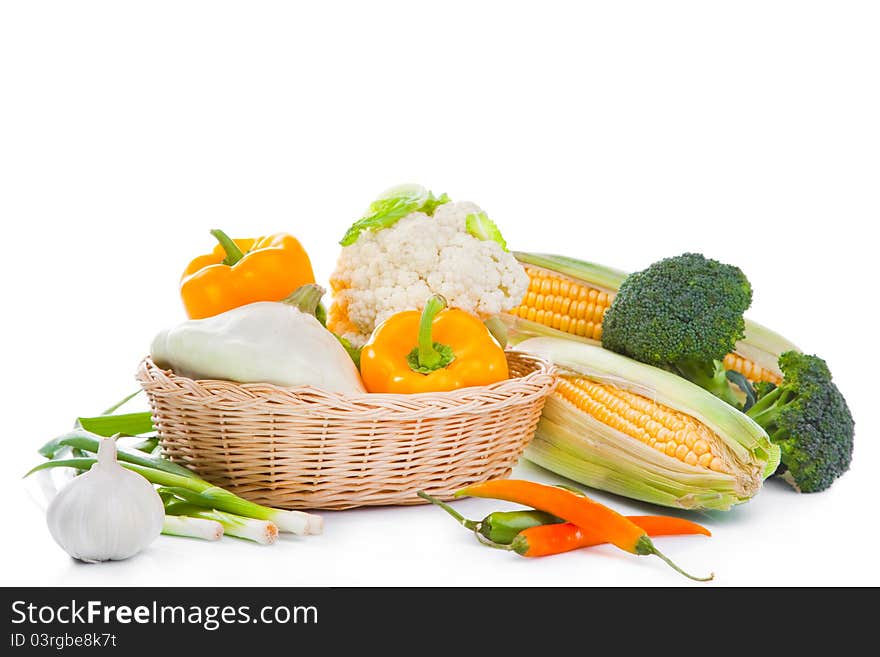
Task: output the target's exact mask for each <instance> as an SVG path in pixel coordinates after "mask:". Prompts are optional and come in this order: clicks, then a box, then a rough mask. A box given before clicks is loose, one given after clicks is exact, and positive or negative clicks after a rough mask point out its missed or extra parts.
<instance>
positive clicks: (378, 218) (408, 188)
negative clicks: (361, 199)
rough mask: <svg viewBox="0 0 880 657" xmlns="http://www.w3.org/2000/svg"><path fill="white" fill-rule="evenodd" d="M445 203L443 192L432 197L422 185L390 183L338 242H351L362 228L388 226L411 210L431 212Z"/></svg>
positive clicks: (378, 228) (428, 213)
mask: <svg viewBox="0 0 880 657" xmlns="http://www.w3.org/2000/svg"><path fill="white" fill-rule="evenodd" d="M444 203H449V197H448V196H447V195H446V194H441V195H440V196H439V197H435V196H434V194H432V193H431V192H429V191H428V190H427V189H425V188H424V187H422V186H421V185H415V184H406V185H398V186H396V187H392V188H391V189H388V190H386V191H385V192H384V193H383V194H382V195H381V196H379V198H377V199H376V200H375V201H373V202H372V203H370V207H369V209H368V210H367V212H366V213H365V214H364V216H363V217H361V218H360V219H358V220H357V221H356V222H354V223H353V224H352V225H351V228H349V229H348V231H346V233H345V235H344V236H343V238H342V240H340V242H339V243H340V244H341V245H342V246H349V245H351V244H354V243H355V242H357V240H358V237H360V235H361V233H362V232H364V231H365V230H372V231H375V230H382V229H384V228H391V227H392V226H393V225H394V224H396V223H397V222H398V221H400V220H401V219H403V218H404V217H405V216H407V215H408V214H412V213H413V212H424V213H425V214H427V215H433V214H434V210H436V209H437V206H438V205H443V204H444Z"/></svg>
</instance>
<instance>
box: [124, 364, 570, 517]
mask: <svg viewBox="0 0 880 657" xmlns="http://www.w3.org/2000/svg"><path fill="white" fill-rule="evenodd" d="M508 363H509V365H510V372H511V378H510V379H508V380H506V381H501V382H499V383H496V384H493V385H490V386H482V387H475V388H465V389H462V390H456V391H454V392H445V393H433V394H417V395H384V394H383V395H378V394H373V395H357V396H344V395H340V394H335V393H328V392H325V391H322V390H318V389H316V388H311V387H301V388H283V387H279V386H274V385H271V384H255V383H249V384H237V383H232V382H229V381H214V380H199V381H194V380H192V379H188V378H185V377H181V376H176V375H175V374H173V373H172V372H170V371H167V370H162V369H160V368H158V367H157V366H156V365H155V364H153V362H152V361H151V360H150V359H149V358H146V359H144V360H143V361H142V362H141V364H140V367H139V368H138V371H137V379H138V381H139V383H140V384H141V386H142V387H143V388H144V390H145V391H146V392H147V396H148V398H149V401H150V406H151V407H152V413H153V422H154V423H155V425H156V427H157V429H158V432H159V438H160V442H161V445H162V449H163V451H164V453H165V455H166V456H168V457H170V458H171V459H172V460H174V461H177V462H179V463H182V464H183V465H186V466H187V467H189V468H191V469H192V470H194V471H195V472H196V473H198V474H199V476H201V477H203V478H204V479H206V480H208V481H210V482H212V483H214V484H217V485H218V486H222V487H224V488H227V489H229V490H231V491H233V492H235V493H236V494H238V495H240V496H241V497H244V498H246V499H249V500H252V501H254V502H258V503H260V504H265V505H269V506H274V507H280V508H287V509H293V508H308V509H347V508H352V507H357V506H367V505H380V504H417V503H420V502H421V500H420V498H418V497H417V496H416V494H415V492H416V491H417V490H420V489H421V490H425V491H426V492H428V493H430V494H432V495H436V496H438V497H441V498H446V499H448V498H449V497H450V495H451V493H452V492H454V491H455V490H457V489H459V488H461V487H463V486H466V485H468V484H471V483H474V482H477V481H484V480H486V479H491V478H494V477H504V476H507V475H508V474H509V473H510V470H511V468H512V467H513V466H514V464H515V463H516V462H517V460H518V459H519V457H520V455H521V454H522V451H523V449H525V446H526V444H527V443H528V442H529V441H530V440H531V438H532V436H533V435H534V432H535V428H536V426H537V423H538V418H539V417H540V415H541V410H542V409H543V407H544V402H545V400H546V398H547V396H548V395H549V394H550V392H551V391H552V389H553V387H554V384H555V376H554V372H553V368H552V366H551V365H549V364H548V363H546V362H544V361H542V360H540V359H537V358H534V357H531V356H527V355H525V354H522V353H518V352H515V351H509V352H508Z"/></svg>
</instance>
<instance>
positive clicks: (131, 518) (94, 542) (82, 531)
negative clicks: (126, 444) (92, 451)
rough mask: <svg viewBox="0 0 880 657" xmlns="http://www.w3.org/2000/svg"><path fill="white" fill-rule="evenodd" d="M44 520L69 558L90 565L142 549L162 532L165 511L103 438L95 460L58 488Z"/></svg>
mask: <svg viewBox="0 0 880 657" xmlns="http://www.w3.org/2000/svg"><path fill="white" fill-rule="evenodd" d="M46 520H47V522H48V524H49V531H50V532H51V534H52V538H54V539H55V541H56V542H57V543H58V545H60V546H61V547H62V548H64V550H65V551H66V552H67V553H68V554H69V555H70V556H72V557H74V558H76V559H80V560H82V561H87V562H90V563H94V562H98V561H108V560H120V559H127V558H128V557H131V556H133V555H135V554H137V553H138V552H140V551H141V550H143V549H144V548H145V547H147V546H148V545H149V544H150V543H152V542H153V541H154V540H155V539H156V537H157V536H159V534H160V532H161V531H162V524H163V522H164V520H165V510H164V507H163V505H162V499H161V498H160V497H159V494H158V493H157V492H156V489H155V488H153V485H152V484H151V483H150V482H149V481H147V480H146V479H144V478H143V477H142V476H141V475H139V474H137V473H136V472H132V471H131V470H127V469H125V468H123V467H122V466H121V465H119V463H118V462H117V460H116V441H115V440H114V439H113V438H105V439H103V440H102V441H101V444H100V445H99V446H98V458H97V462H96V463H95V464H94V465H93V466H92V467H91V469H90V470H89V471H88V472H85V473H83V474H81V475H80V476H78V477H76V478H74V479H73V480H72V481H71V482H70V483H68V484H67V486H65V487H64V488H63V489H61V491H60V492H59V493H58V495H56V496H55V498H54V499H53V500H52V502H51V504H50V505H49V509H48V511H47V512H46Z"/></svg>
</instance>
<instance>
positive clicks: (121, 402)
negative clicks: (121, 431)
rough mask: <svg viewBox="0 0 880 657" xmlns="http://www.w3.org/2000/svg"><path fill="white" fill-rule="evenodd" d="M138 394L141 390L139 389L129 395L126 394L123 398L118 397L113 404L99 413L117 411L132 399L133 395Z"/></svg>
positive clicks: (107, 413)
mask: <svg viewBox="0 0 880 657" xmlns="http://www.w3.org/2000/svg"><path fill="white" fill-rule="evenodd" d="M139 394H141V391H140V390H135V391H134V392H133V393H131V394H130V395H127V396H126V397H125V398H123V399H120V400H119V401H118V402H116V403H115V404H113V406H111V407H110V408H108V409H106V410H105V411H104V412H103V413H101V415H112V414H113V413H115V412H116V411H118V410H119V409H120V408H121V407H123V406H125V405H126V404H127V403H128V402H130V401H131V400H132V399H134V398H135V397H137V396H138V395H139Z"/></svg>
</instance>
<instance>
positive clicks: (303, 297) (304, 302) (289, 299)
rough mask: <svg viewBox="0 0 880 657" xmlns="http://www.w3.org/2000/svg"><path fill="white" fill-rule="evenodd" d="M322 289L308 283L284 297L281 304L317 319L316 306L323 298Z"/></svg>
mask: <svg viewBox="0 0 880 657" xmlns="http://www.w3.org/2000/svg"><path fill="white" fill-rule="evenodd" d="M324 292H325V290H324V288H323V287H321V286H320V285H316V284H315V283H308V284H307V285H303V286H301V287H298V288H297V289H296V290H294V291H293V292H292V293H291V294H290V295H288V296H286V297H284V298H283V299H282V300H281V303H286V304H289V305H291V306H293V307H295V308H297V309H299V310H301V311H302V312H304V313H306V314H307V315H315V316H316V317H317V310H318V305H319V304H320V303H321V297H323V296H324Z"/></svg>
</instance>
